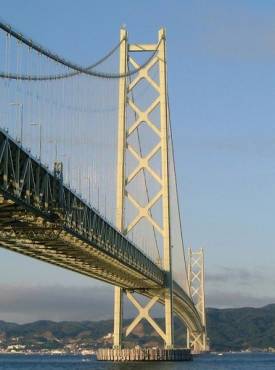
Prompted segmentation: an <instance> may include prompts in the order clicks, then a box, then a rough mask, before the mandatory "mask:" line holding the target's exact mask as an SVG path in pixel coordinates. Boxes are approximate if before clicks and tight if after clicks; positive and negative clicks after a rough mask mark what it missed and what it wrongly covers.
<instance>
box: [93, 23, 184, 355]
mask: <svg viewBox="0 0 275 370" xmlns="http://www.w3.org/2000/svg"><path fill="white" fill-rule="evenodd" d="M148 52H151V53H152V56H151V58H149V59H148V63H145V65H143V66H141V65H140V64H139V63H138V62H137V61H136V58H135V57H133V55H135V53H148ZM129 64H131V65H132V66H133V67H134V68H135V69H136V70H137V73H136V74H135V75H134V77H133V79H132V80H131V78H129V76H128V77H127V74H128V73H129V71H130V69H129V67H128V66H129ZM154 66H156V67H157V69H158V78H157V81H156V80H154V79H153V78H152V77H151V75H150V73H149V72H150V69H151V68H153V67H154ZM120 75H121V76H126V77H124V78H120V81H119V109H118V147H117V195H116V197H117V198H116V200H117V208H116V226H117V228H118V229H119V230H120V231H121V232H122V233H123V234H124V235H128V234H129V233H130V232H132V231H133V229H134V228H135V227H136V226H137V225H139V224H141V222H142V221H145V222H147V223H148V224H149V225H150V227H152V228H153V230H154V233H156V232H157V233H158V235H159V236H160V238H161V240H162V262H161V263H162V269H163V270H164V271H165V276H166V278H165V284H164V286H163V287H162V288H161V289H157V290H156V291H150V294H149V296H150V300H149V301H148V302H147V304H146V305H145V306H143V305H142V304H141V303H140V302H139V301H138V300H137V299H136V297H135V293H138V289H137V290H131V291H130V290H127V289H122V288H120V287H115V295H114V341H113V349H102V350H100V351H99V352H98V356H97V357H98V359H99V360H110V361H132V360H133V361H137V360H142V361H145V360H148V361H153V360H162V361H165V360H167V361H171V360H177V361H178V360H190V359H191V355H190V350H188V349H174V332H173V331H174V323H173V277H172V262H171V238H170V204H169V200H170V196H169V163H168V104H167V79H166V53H165V31H164V29H161V30H160V31H159V39H158V44H142V45H141V44H134V45H131V44H128V39H127V31H126V30H125V29H124V28H123V29H121V32H120ZM142 80H145V81H146V83H147V84H148V85H149V86H151V87H152V88H153V89H154V90H155V93H156V95H157V97H156V98H155V99H153V101H152V102H151V104H150V106H149V107H148V108H147V109H145V110H142V109H141V108H140V107H139V106H138V104H136V102H135V100H134V93H133V91H134V89H135V87H136V86H137V85H138V84H139V82H140V81H142ZM127 107H130V109H132V111H133V112H134V117H135V119H134V122H127V113H126V112H127ZM156 108H158V112H159V113H158V115H159V117H158V121H159V125H157V124H154V123H153V122H152V120H151V118H150V114H151V113H152V112H153V111H154V110H155V109H156ZM142 124H145V125H146V126H147V127H148V128H149V129H151V131H152V134H154V135H157V137H158V142H157V143H156V144H155V145H154V146H153V147H152V148H151V150H150V151H149V154H146V156H145V155H144V153H143V152H142V148H141V146H140V147H139V150H138V151H137V150H136V148H134V147H133V146H132V144H131V140H129V137H130V136H131V135H132V134H133V133H134V132H137V135H138V137H139V128H140V126H141V125H142ZM157 153H159V154H160V164H159V167H160V173H158V172H157V171H156V170H155V169H154V168H152V166H151V165H150V160H151V159H152V158H153V157H154V156H155V155H156V154H157ZM129 154H130V155H131V156H132V157H134V159H135V160H136V166H135V168H134V169H132V170H131V172H130V173H128V172H127V171H126V169H125V168H126V163H127V159H126V157H127V155H129ZM145 172H147V173H149V174H150V175H151V177H152V179H153V180H154V181H156V182H157V183H158V186H159V189H160V190H159V191H158V193H157V194H156V195H154V196H151V197H150V196H149V193H148V189H147V188H146V194H147V202H145V203H146V204H141V202H140V201H139V200H138V198H137V196H136V195H135V194H134V193H133V192H132V191H131V188H130V187H129V186H128V185H129V184H130V183H132V182H133V180H135V179H136V177H137V176H138V175H139V174H140V173H143V176H144V177H145ZM144 182H145V187H146V186H147V185H146V180H144ZM126 199H127V201H128V202H130V203H131V204H132V206H134V208H135V209H136V211H137V216H136V217H134V218H133V219H131V217H129V216H128V215H127V214H126V210H125V208H126V207H125V201H126ZM158 202H160V204H161V220H159V219H157V218H156V217H154V216H153V214H152V211H151V209H152V207H153V206H154V205H155V204H157V203H158ZM123 297H125V298H126V299H128V300H129V301H130V302H131V303H132V304H133V306H134V307H135V308H136V310H137V312H138V314H137V316H136V317H135V318H134V319H133V321H132V322H131V324H130V325H129V326H128V327H127V328H126V331H125V332H123V325H122V321H123ZM160 299H161V302H162V303H163V304H164V318H165V328H164V329H163V328H161V327H160V326H159V325H158V323H157V322H156V320H154V319H153V317H152V316H151V315H150V310H151V309H152V308H153V307H154V305H155V304H156V303H157V302H158V301H159V300H160ZM141 320H146V321H147V322H148V323H149V324H150V325H151V326H152V327H153V329H154V330H155V331H156V333H157V334H158V335H159V336H160V337H161V338H162V339H163V342H164V348H158V349H153V348H134V349H129V348H128V349H127V348H123V334H124V335H125V336H126V337H127V336H128V335H129V334H131V333H132V331H133V330H134V329H135V328H136V327H137V325H138V324H139V323H140V321H141Z"/></svg>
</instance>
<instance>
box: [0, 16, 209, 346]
mask: <svg viewBox="0 0 275 370" xmlns="http://www.w3.org/2000/svg"><path fill="white" fill-rule="evenodd" d="M0 29H1V30H2V31H5V32H6V33H7V40H6V49H7V50H6V51H7V56H6V59H7V60H8V59H9V58H8V55H9V54H8V51H9V48H8V45H9V38H14V39H15V40H16V41H17V42H18V43H20V44H21V43H22V44H24V45H25V46H27V47H28V48H30V50H33V51H35V53H36V52H38V53H39V54H41V55H43V56H44V57H47V58H49V59H50V60H51V61H54V62H55V63H57V65H58V66H59V65H61V66H62V67H66V68H69V72H68V71H67V70H66V72H64V73H63V72H62V73H59V72H57V73H53V74H52V73H50V74H46V75H43V74H42V75H41V74H37V75H35V74H34V75H33V74H28V73H26V71H24V69H23V72H24V73H23V74H22V73H21V74H20V73H19V72H18V71H17V70H16V72H15V71H13V72H11V71H9V68H8V66H7V70H6V71H3V72H1V71H0V78H3V79H8V80H16V82H18V81H29V82H30V81H52V80H62V79H70V77H72V76H78V75H81V76H82V75H87V76H96V77H100V78H106V79H119V80H118V84H119V106H118V142H117V172H116V176H117V188H116V214H115V215H116V221H115V222H116V226H113V225H112V224H111V223H110V222H109V221H108V220H107V219H106V218H105V217H103V216H102V215H101V214H100V213H99V212H98V211H97V210H95V208H93V207H92V206H91V205H90V204H88V203H87V202H86V201H85V200H84V199H83V198H82V197H81V195H79V194H77V193H76V191H73V190H72V189H71V188H70V187H69V186H67V185H65V184H64V181H63V163H62V162H60V161H57V155H56V159H55V162H54V161H53V162H54V168H53V171H51V170H50V169H49V168H48V167H47V166H45V165H44V164H43V163H42V161H41V138H42V133H41V132H42V126H41V123H37V122H32V123H30V125H36V126H40V158H37V157H34V156H33V155H32V154H31V152H30V150H27V149H25V148H24V147H23V144H22V141H23V139H22V138H23V134H22V133H23V103H22V102H20V103H19V102H10V101H9V100H7V101H6V102H4V103H3V106H5V104H9V105H16V106H17V107H19V106H20V107H21V108H20V109H21V135H20V136H21V138H20V141H17V140H14V139H13V138H12V137H11V136H10V135H9V134H8V131H7V130H3V129H1V128H0V247H3V248H6V249H8V250H11V251H15V252H17V253H20V254H23V255H27V256H30V257H33V258H35V259H38V260H42V261H45V262H48V263H50V264H53V265H57V266H60V267H63V268H65V269H68V270H72V271H75V272H78V273H80V274H82V275H86V276H89V277H93V278H96V279H99V280H102V281H105V282H107V283H110V284H112V285H114V286H115V301H114V348H116V349H120V348H121V347H122V337H123V336H122V329H123V327H122V321H123V295H124V294H125V296H126V297H127V298H128V299H129V301H130V302H131V303H132V304H133V305H134V307H135V308H136V309H137V311H138V315H137V316H136V317H135V318H134V320H133V321H132V323H131V324H130V325H129V326H128V328H127V329H126V336H127V335H129V334H130V333H131V332H132V331H133V330H134V329H135V327H136V326H137V325H138V324H139V322H140V321H141V320H142V319H145V320H147V322H149V324H150V325H151V326H152V327H153V328H154V329H155V331H156V332H157V333H158V335H159V336H160V337H161V338H162V339H163V341H164V344H165V347H166V349H173V347H174V334H173V330H174V323H173V315H174V314H177V315H178V316H179V317H180V318H181V319H182V321H183V322H184V324H185V325H186V326H187V329H188V345H189V347H191V348H193V349H194V350H195V351H203V350H206V349H207V348H206V347H207V346H206V328H205V326H206V321H205V304H204V265H203V254H202V252H199V253H197V254H196V253H193V254H192V253H190V265H189V272H188V282H187V283H188V284H190V291H191V294H190V292H189V291H188V292H187V291H185V290H184V289H183V288H182V287H181V286H180V285H178V283H177V282H176V281H175V280H174V278H173V271H172V262H173V261H172V234H173V233H172V230H171V223H172V217H171V204H170V202H171V194H170V190H171V189H170V186H169V183H170V180H171V178H170V175H171V174H170V173H169V171H170V166H169V164H170V159H171V158H170V157H169V148H171V147H170V146H169V135H170V134H171V131H170V132H169V130H170V127H169V123H170V122H169V104H168V93H167V72H166V69H167V65H166V35H165V30H164V29H161V30H160V31H159V34H158V43H155V44H129V43H128V34H127V31H126V30H125V29H124V28H122V29H121V33H120V42H119V44H118V46H116V47H115V48H114V49H113V50H112V51H111V52H109V53H108V54H107V55H106V56H105V57H104V58H102V59H101V60H100V61H98V62H97V63H94V64H93V65H91V66H89V67H83V66H80V65H77V64H75V63H72V62H70V61H68V60H65V59H63V58H62V57H60V56H58V55H56V54H54V53H52V52H50V51H49V50H47V49H45V48H43V47H42V46H40V45H39V44H36V43H33V42H32V41H31V40H29V39H28V38H26V37H24V36H22V35H21V34H20V33H18V32H16V31H14V30H13V29H12V28H11V27H8V26H6V25H4V24H3V23H1V22H0ZM118 48H119V51H120V64H119V65H120V70H119V73H118V74H117V73H115V74H114V73H104V72H98V71H96V70H95V69H94V67H96V66H97V65H99V64H101V63H102V61H105V60H106V59H108V58H109V56H111V55H112V54H113V53H114V51H116V50H117V49H118ZM11 50H12V48H11ZM148 52H149V54H150V56H149V57H147V56H148ZM142 53H143V54H144V55H145V56H146V59H145V61H143V62H139V61H138V60H139V59H138V54H139V55H140V54H142ZM146 53H147V54H146ZM136 57H137V58H136ZM17 62H18V60H17ZM17 67H18V65H17ZM155 67H157V68H156V69H157V71H158V76H157V78H156V79H155V78H154V77H152V74H151V72H152V69H153V68H155ZM57 70H58V69H57ZM30 72H31V73H32V72H33V71H32V70H31V71H30ZM25 73H26V74H25ZM142 81H143V82H144V81H145V83H146V84H147V85H148V86H149V88H150V89H152V90H153V91H154V94H155V97H154V98H152V99H146V104H147V105H146V108H142V107H140V106H139V105H138V104H137V103H136V100H135V99H134V95H135V92H136V90H137V89H138V85H140V83H141V82H142ZM17 87H18V86H17ZM62 89H63V91H64V85H63V87H62ZM28 93H30V92H28ZM7 95H8V97H9V94H7ZM77 95H78V94H77ZM37 97H38V94H37V96H36V98H37ZM77 98H78V96H77ZM148 104H149V106H148ZM128 109H129V110H131V112H132V113H133V116H134V119H133V120H132V122H130V123H129V122H127V110H128ZM156 111H158V112H159V113H157V115H158V116H159V121H158V123H156V122H155V121H154V118H152V114H153V113H154V112H156ZM56 116H58V114H57V115H56ZM78 119H79V117H78ZM79 121H81V119H79ZM115 123H116V120H115ZM142 126H145V127H146V129H148V130H149V131H150V133H148V136H150V135H151V134H153V136H154V138H156V142H154V143H153V144H152V143H150V149H149V151H148V152H146V153H145V152H143V150H142V148H141V144H140V138H139V137H140V136H139V135H140V134H139V132H140V131H139V130H141V129H142ZM89 127H90V126H89ZM134 135H137V137H138V142H139V150H137V148H136V147H135V145H133V143H132V142H131V138H132V137H133V136H134ZM104 142H105V139H104ZM152 142H153V140H152ZM171 145H172V144H171ZM145 146H146V145H145ZM56 151H57V149H56ZM65 155H67V153H65ZM127 156H130V157H131V158H132V159H133V162H135V165H134V166H133V168H132V169H131V170H129V171H128V170H126V167H127ZM157 156H158V157H159V167H158V169H156V168H155V167H154V164H153V163H152V162H154V159H156V157H157ZM86 158H88V161H90V156H86ZM68 161H69V159H68ZM53 162H52V163H53ZM68 163H69V162H68ZM100 163H101V162H100ZM88 165H89V163H88ZM51 166H52V165H51ZM102 168H103V171H106V170H105V166H102ZM68 172H69V171H68ZM140 174H143V177H144V182H145V188H146V197H145V201H144V198H143V200H142V197H140V198H139V194H135V191H134V190H133V189H135V187H133V188H131V185H133V183H135V182H138V177H139V175H140ZM68 175H69V174H68ZM104 175H105V174H104ZM147 177H148V178H150V180H149V181H151V180H152V182H154V184H155V187H153V190H152V189H151V192H149V191H148V188H147V183H146V181H147V180H146V179H147ZM79 179H80V175H79ZM88 179H89V187H90V178H88ZM137 188H138V187H137ZM156 189H157V190H156ZM89 191H90V188H89ZM126 202H127V204H130V205H131V207H132V208H133V209H134V212H133V213H134V215H133V217H132V216H129V214H127V210H126V208H127V207H126ZM105 204H106V200H105ZM153 210H154V211H153ZM143 222H146V223H147V224H148V225H149V228H150V230H151V231H152V230H153V234H154V241H155V244H156V248H157V251H158V259H157V260H153V259H151V258H149V257H148V256H147V255H146V254H145V253H144V252H143V251H142V250H141V249H139V248H138V246H137V245H141V244H139V242H137V241H136V242H133V241H132V240H133V235H132V240H130V235H129V234H130V233H132V232H133V230H134V229H135V230H138V232H137V233H140V231H139V230H143V229H142V227H143V226H142V225H143ZM138 227H140V229H138ZM156 235H157V236H156ZM134 240H135V239H134ZM159 241H160V244H161V252H160V251H159V244H158V243H159ZM173 243H174V242H173ZM147 244H148V245H147V246H148V247H149V248H151V247H152V246H151V245H150V242H148V241H147ZM183 253H184V251H183ZM186 280H187V279H186ZM136 293H139V294H142V295H143V296H146V297H148V298H149V301H148V303H147V304H146V305H145V306H143V305H142V304H141V303H140V302H139V301H138V300H137V298H136V296H135V294H136ZM156 303H161V304H163V305H164V312H165V328H164V329H162V328H161V327H160V326H159V325H158V323H157V321H156V320H154V319H153V317H152V315H151V309H152V308H153V307H154V305H155V304H156Z"/></svg>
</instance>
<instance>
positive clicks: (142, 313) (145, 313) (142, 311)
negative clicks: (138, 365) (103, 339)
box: [126, 291, 166, 341]
mask: <svg viewBox="0 0 275 370" xmlns="http://www.w3.org/2000/svg"><path fill="white" fill-rule="evenodd" d="M126 295H127V297H128V299H129V301H130V302H132V304H133V305H134V307H135V308H136V309H137V310H138V315H137V316H136V317H135V318H134V320H133V321H132V322H131V324H130V325H129V326H128V328H127V329H126V337H127V336H128V335H129V334H130V333H131V332H132V331H133V330H134V329H135V327H136V326H137V325H138V324H139V323H140V321H141V320H142V319H145V320H147V321H148V323H149V324H150V325H151V326H152V328H153V329H155V331H156V332H157V333H158V334H159V336H161V337H162V339H163V340H164V341H165V340H166V335H165V333H164V331H163V330H162V329H161V327H160V326H159V325H158V324H157V323H156V321H155V320H154V319H153V318H152V317H151V316H150V310H151V309H152V308H153V306H154V305H155V304H156V303H157V302H158V300H159V297H158V296H154V297H153V298H152V299H151V300H150V301H149V302H148V303H147V304H146V305H145V306H144V307H142V305H141V304H140V303H139V302H138V301H137V300H136V299H135V297H134V296H133V294H132V293H130V292H129V291H127V292H126Z"/></svg>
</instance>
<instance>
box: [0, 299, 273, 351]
mask: <svg viewBox="0 0 275 370" xmlns="http://www.w3.org/2000/svg"><path fill="white" fill-rule="evenodd" d="M158 322H159V324H160V325H163V320H161V319H159V320H158ZM129 323H130V320H126V321H125V324H129ZM112 330H113V321H112V320H104V321H98V322H92V321H83V322H70V321H67V322H53V321H36V322H33V323H29V324H21V325H20V324H15V323H7V322H4V321H0V348H2V349H3V348H7V346H9V345H14V344H17V345H18V344H19V345H26V348H29V349H37V350H40V349H45V348H47V349H55V348H56V349H58V348H68V350H74V349H75V348H82V347H83V348H87V347H88V348H97V347H101V346H110V345H111V343H112V337H111V335H110V333H112ZM207 330H208V336H209V338H210V343H211V349H212V350H216V351H227V350H244V349H247V348H259V349H264V348H269V347H275V304H271V305H268V306H265V307H262V308H234V309H216V308H208V309H207ZM108 334H109V335H108ZM175 336H176V337H177V339H178V344H179V345H183V344H184V343H185V340H186V339H185V330H184V328H183V326H182V324H181V323H180V322H179V320H176V321H175ZM126 344H127V345H129V346H132V345H135V344H140V345H143V346H144V345H145V346H155V345H159V344H161V340H160V338H159V337H158V336H157V335H156V333H155V332H154V331H153V330H152V329H151V327H150V326H149V324H148V323H146V322H142V323H141V324H139V325H138V327H137V328H136V330H135V332H134V333H133V334H132V335H131V336H129V337H128V338H127V342H126Z"/></svg>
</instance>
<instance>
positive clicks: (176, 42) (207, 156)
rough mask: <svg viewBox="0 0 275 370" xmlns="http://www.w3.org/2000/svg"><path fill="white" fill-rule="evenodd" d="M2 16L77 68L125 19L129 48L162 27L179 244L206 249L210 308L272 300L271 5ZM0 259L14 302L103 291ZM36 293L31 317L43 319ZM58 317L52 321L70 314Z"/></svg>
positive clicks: (122, 7)
mask: <svg viewBox="0 0 275 370" xmlns="http://www.w3.org/2000/svg"><path fill="white" fill-rule="evenodd" d="M1 17H2V19H3V20H4V21H5V22H7V23H10V24H12V25H13V26H14V27H15V28H17V29H18V30H20V31H22V32H23V33H25V34H27V35H29V36H30V37H32V38H33V39H35V40H36V41H38V42H40V43H41V44H42V45H45V46H47V47H48V48H49V49H51V50H54V51H57V52H58V53H59V54H61V55H64V56H66V57H68V58H69V59H72V60H74V61H76V62H78V63H81V64H83V65H86V64H89V63H92V62H93V61H95V60H97V59H98V58H99V57H101V56H102V55H103V54H104V53H105V52H106V51H108V50H109V49H110V48H111V47H112V46H113V45H115V44H116V43H117V41H118V37H119V28H120V26H121V25H122V24H125V25H126V27H127V29H128V31H129V37H130V41H132V42H151V41H155V40H156V37H157V31H158V29H159V28H160V27H162V26H164V27H166V29H167V42H168V71H169V76H168V78H169V95H170V104H171V112H172V124H173V132H174V139H175V143H174V144H175V153H176V161H177V172H178V181H179V191H180V198H181V209H182V213H183V226H184V239H185V244H186V246H187V247H189V246H191V247H193V248H200V247H203V248H204V249H205V253H206V273H207V277H208V279H207V297H208V301H207V302H208V305H212V306H238V305H261V304H265V303H271V302H275V295H274V280H275V274H274V265H275V239H274V229H275V228H274V209H275V200H274V199H275V187H274V184H275V161H274V157H275V105H274V101H275V74H274V71H275V1H271V0H267V1H264V2H263V1H253V0H249V1H242V0H241V1H223V0H220V1H213V0H209V1H180V0H178V1H176V0H170V1H161V0H159V1H154V0H150V1H148V0H147V1H145V0H140V1H138V2H134V1H129V0H128V1H122V0H116V1H106V0H105V1H100V2H97V1H88V0H87V1H86V0H79V1H77V2H73V1H68V0H67V1H64V0H59V1H53V0H49V1H47V2H44V1H37V0H36V1H33V0H26V1H24V2H22V1H19V0H18V1H14V0H10V1H9V2H5V3H3V4H2V5H1ZM0 253H1V287H0V290H1V289H2V290H3V291H7V286H10V288H11V289H10V291H11V292H14V296H13V297H14V298H13V299H14V302H17V303H18V301H17V300H16V292H17V291H18V289H19V290H20V291H21V292H22V291H25V293H26V294H25V297H28V299H31V298H30V297H31V296H34V295H32V294H33V293H32V289H34V288H33V287H36V286H43V287H44V288H43V289H45V295H47V293H46V290H47V289H48V290H49V291H50V290H51V289H56V290H57V291H58V289H59V290H60V292H61V291H62V289H61V287H62V286H67V287H68V289H69V288H70V286H78V287H79V289H84V290H83V292H84V291H85V292H84V293H83V295H86V293H87V292H86V290H85V289H91V290H93V289H94V286H99V285H98V283H96V282H95V281H90V280H88V279H86V278H82V277H80V276H77V275H75V274H72V273H69V272H66V271H62V270H59V269H56V268H54V267H52V266H48V265H46V264H41V263H39V262H36V261H32V260H30V259H28V258H26V257H21V256H17V255H14V254H12V253H9V252H5V251H0ZM5 289H6V290H5ZM16 289H17V290H16ZM102 289H106V294H108V295H109V296H110V293H109V291H108V288H105V286H102ZM60 294H61V293H60ZM64 294H65V293H64ZM49 295H50V293H49ZM91 295H92V292H91ZM0 296H2V297H3V295H2V294H0ZM35 297H36V298H35V300H34V302H33V307H35V309H36V314H34V313H33V316H32V317H34V318H42V317H41V316H39V314H38V313H37V312H38V310H39V297H37V296H35ZM1 299H2V298H1ZM3 299H4V298H3ZM9 299H11V298H9ZM60 299H61V298H60ZM79 299H81V298H79ZM96 299H97V296H96V295H94V294H93V303H94V304H96V303H98V304H100V302H102V301H101V300H100V297H99V298H98V301H97V302H96ZM110 299H111V298H110ZM21 301H22V302H23V301H24V297H22V296H21ZM64 301H66V299H65V300H64ZM11 302H13V301H11ZM66 302H67V301H66ZM61 303H62V302H61ZM61 303H60V304H61ZM36 305H37V306H36ZM66 305H67V304H66ZM11 306H12V304H10V307H11ZM61 306H62V304H61ZM22 307H26V306H24V304H23V306H22ZM58 307H59V306H58ZM25 310H27V309H26V308H25ZM58 310H59V311H58ZM56 311H57V316H55V318H56V319H62V318H64V317H69V318H73V314H71V316H66V315H65V313H64V310H63V313H62V310H61V309H60V308H56ZM1 312H2V314H3V317H5V318H12V319H14V320H21V321H24V320H25V321H26V320H28V319H30V317H29V316H28V315H27V313H26V314H24V308H22V310H21V312H17V311H16V312H15V313H14V314H13V315H12V316H9V314H8V313H7V310H6V311H4V309H3V310H2V311H1V300H0V313H1ZM58 312H59V313H58ZM63 314H64V315H65V316H64V315H63ZM5 315H6V316H5ZM20 315H21V316H20ZM22 315H23V316H22ZM24 315H25V316H24ZM41 315H42V313H41ZM43 315H44V316H43V317H44V318H51V317H52V316H51V315H52V314H51V313H50V311H47V312H43ZM47 315H48V316H47ZM62 315H63V316H62ZM86 315H87V316H88V317H87V318H93V315H92V313H91V314H90V313H86ZM106 315H107V316H108V315H109V316H111V314H109V311H108V312H107V313H106ZM45 316H47V317H45ZM95 316H96V315H95ZM98 317H99V316H98ZM81 318H85V313H83V315H82V317H81ZM94 318H96V317H94Z"/></svg>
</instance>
